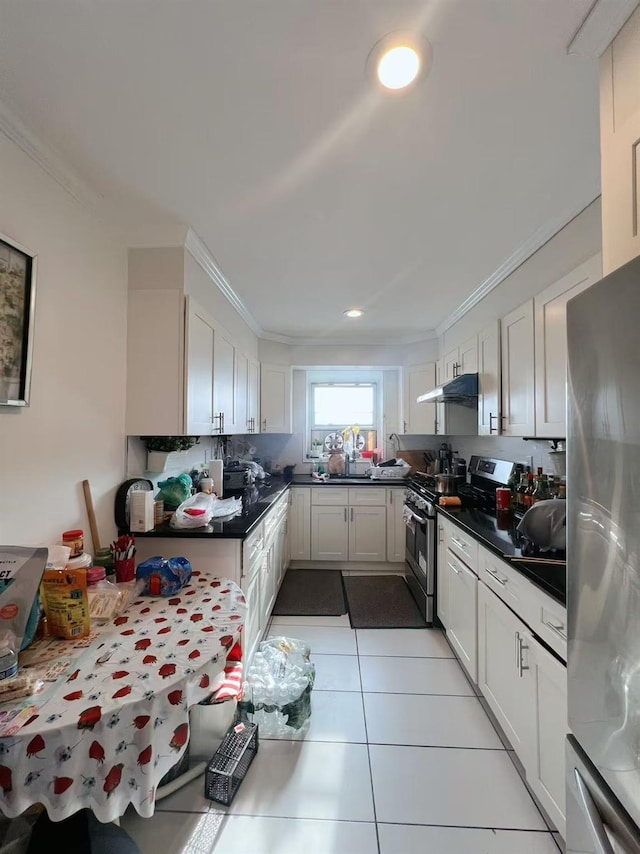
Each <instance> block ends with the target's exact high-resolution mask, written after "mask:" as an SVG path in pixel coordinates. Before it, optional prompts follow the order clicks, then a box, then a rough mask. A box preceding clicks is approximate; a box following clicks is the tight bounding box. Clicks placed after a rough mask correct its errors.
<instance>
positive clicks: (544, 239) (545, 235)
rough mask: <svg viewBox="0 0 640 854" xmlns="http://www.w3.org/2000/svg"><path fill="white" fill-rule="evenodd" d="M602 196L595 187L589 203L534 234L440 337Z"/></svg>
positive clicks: (451, 317) (445, 323)
mask: <svg viewBox="0 0 640 854" xmlns="http://www.w3.org/2000/svg"><path fill="white" fill-rule="evenodd" d="M599 195H600V188H599V187H598V188H597V189H596V188H595V187H593V188H592V189H591V190H590V191H589V192H587V193H586V194H585V198H586V199H587V201H582V202H580V204H579V205H578V206H575V207H572V208H569V209H567V210H565V211H564V212H563V213H562V214H561V215H560V216H557V217H554V219H552V220H549V222H548V223H546V224H545V225H544V226H542V228H539V229H538V230H537V231H536V232H534V233H533V234H532V235H531V237H530V238H528V239H527V240H525V241H524V243H521V244H520V246H519V247H518V248H517V249H516V250H515V252H513V253H512V254H511V255H510V256H509V257H508V258H507V260H506V261H504V263H502V264H501V265H500V266H499V267H498V269H497V270H495V271H494V272H493V273H492V274H491V275H490V276H489V277H488V278H487V279H485V280H484V282H482V284H480V285H479V286H478V287H477V288H476V289H475V291H473V293H472V294H471V295H470V296H469V297H467V299H466V300H465V301H464V302H463V303H461V304H460V305H459V306H458V308H457V309H456V310H455V311H454V312H452V314H450V315H449V317H447V319H446V320H444V321H443V322H442V323H441V324H440V325H439V326H438V327H437V329H436V333H437V335H438V336H441V335H443V334H444V333H445V332H446V331H447V329H450V328H451V327H452V326H453V325H454V324H455V323H457V322H458V321H459V320H462V318H463V317H464V316H465V315H466V314H468V313H469V312H470V311H471V309H473V308H475V306H476V305H478V303H479V302H481V301H482V300H483V299H484V298H485V297H486V296H488V295H489V294H490V293H491V291H493V290H494V289H495V288H497V287H498V285H500V284H501V283H502V282H504V280H505V279H506V278H507V277H508V276H510V275H511V274H512V273H513V272H515V270H517V269H518V267H520V266H521V265H522V264H524V262H525V261H527V260H528V259H529V258H531V256H532V255H534V254H535V253H536V252H537V251H538V249H541V248H542V247H543V246H544V245H545V243H548V242H549V241H550V240H551V238H552V237H555V235H556V234H557V233H558V232H559V231H562V229H563V228H564V227H565V226H566V225H568V224H569V223H570V222H571V220H573V219H575V218H576V217H577V216H579V215H580V214H581V213H582V212H583V211H584V210H586V209H587V208H588V207H589V205H591V204H593V202H594V201H595V200H596V199H597V198H598V196H599Z"/></svg>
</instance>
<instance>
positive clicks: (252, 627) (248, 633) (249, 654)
mask: <svg viewBox="0 0 640 854" xmlns="http://www.w3.org/2000/svg"><path fill="white" fill-rule="evenodd" d="M242 592H243V593H244V598H245V599H246V600H247V618H246V620H245V624H244V631H243V632H242V646H243V649H242V656H243V659H244V661H245V666H248V664H249V662H250V661H251V659H252V658H253V654H254V652H255V651H256V647H257V646H258V641H259V640H260V637H261V634H262V632H261V630H260V612H261V609H260V572H256V573H255V575H254V576H253V577H252V578H250V579H248V580H247V581H246V582H245V583H244V584H243V586H242Z"/></svg>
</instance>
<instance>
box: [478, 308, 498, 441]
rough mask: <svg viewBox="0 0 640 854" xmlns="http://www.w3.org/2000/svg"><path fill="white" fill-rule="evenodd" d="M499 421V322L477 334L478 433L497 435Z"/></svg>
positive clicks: (481, 434)
mask: <svg viewBox="0 0 640 854" xmlns="http://www.w3.org/2000/svg"><path fill="white" fill-rule="evenodd" d="M500 431H501V422H500V324H499V322H498V321H497V320H495V321H494V322H493V323H491V324H490V325H489V326H487V328H486V329H483V330H482V332H481V333H480V334H479V335H478V435H480V436H491V435H498V434H499V433H500Z"/></svg>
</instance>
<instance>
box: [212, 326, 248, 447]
mask: <svg viewBox="0 0 640 854" xmlns="http://www.w3.org/2000/svg"><path fill="white" fill-rule="evenodd" d="M236 380H237V373H236V348H235V345H234V344H233V342H232V341H230V340H229V338H228V337H227V335H226V334H225V333H224V332H223V331H222V330H221V329H220V328H219V327H214V336H213V418H214V421H215V427H214V432H217V433H223V434H228V433H236V432H237V431H238V424H237V421H236ZM242 429H243V432H244V430H245V425H242Z"/></svg>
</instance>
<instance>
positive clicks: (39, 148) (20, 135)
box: [0, 102, 103, 212]
mask: <svg viewBox="0 0 640 854" xmlns="http://www.w3.org/2000/svg"><path fill="white" fill-rule="evenodd" d="M0 132H1V133H3V134H4V135H5V136H6V137H7V139H9V140H11V142H13V143H14V145H17V146H18V148H19V149H20V150H21V151H22V152H24V154H26V155H27V157H30V158H31V160H33V162H34V163H37V164H38V166H39V167H40V168H41V169H42V170H43V171H44V172H46V173H47V175H49V177H50V178H53V180H54V181H55V182H56V183H57V184H58V185H59V186H60V187H62V189H63V190H65V191H66V192H67V193H68V194H69V195H70V196H71V197H72V198H73V199H75V200H76V201H77V202H79V203H80V204H81V205H83V206H84V207H88V208H92V209H93V210H94V211H96V212H97V211H98V209H99V208H100V206H101V204H102V201H103V198H102V196H101V195H100V194H99V193H96V192H95V190H93V189H92V188H91V187H90V186H89V184H88V183H87V182H86V181H85V180H84V179H83V178H81V177H80V175H78V174H77V173H76V172H75V171H74V170H73V169H71V168H70V167H69V166H68V165H67V164H66V163H65V162H64V160H63V158H62V157H61V156H60V155H59V154H57V153H56V152H55V151H54V150H53V149H52V148H50V147H49V146H48V145H45V144H44V143H43V142H42V141H41V140H40V139H38V138H37V137H36V136H35V134H34V133H32V132H31V131H30V130H29V129H28V128H27V126H26V125H25V124H24V122H23V121H21V119H19V118H18V117H17V116H16V115H15V113H13V112H12V111H11V110H10V109H9V108H8V107H7V105H6V104H3V103H2V102H0Z"/></svg>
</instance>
